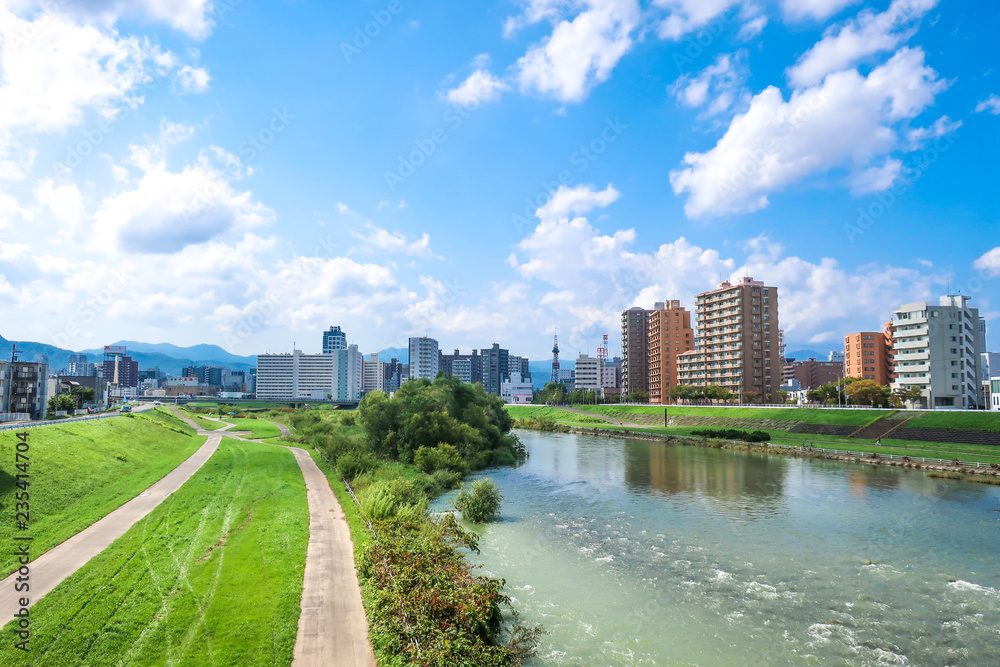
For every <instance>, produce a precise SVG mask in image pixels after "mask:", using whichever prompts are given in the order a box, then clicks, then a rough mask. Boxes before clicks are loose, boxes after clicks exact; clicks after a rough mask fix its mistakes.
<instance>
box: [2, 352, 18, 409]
mask: <svg viewBox="0 0 1000 667" xmlns="http://www.w3.org/2000/svg"><path fill="white" fill-rule="evenodd" d="M15 361H17V344H16V343H11V345H10V367H9V368H8V369H7V387H6V389H7V391H5V392H4V396H5V397H6V399H7V401H6V403H7V405H6V406H5V407H4V412H6V413H8V414H10V394H11V391H12V390H13V388H14V362H15Z"/></svg>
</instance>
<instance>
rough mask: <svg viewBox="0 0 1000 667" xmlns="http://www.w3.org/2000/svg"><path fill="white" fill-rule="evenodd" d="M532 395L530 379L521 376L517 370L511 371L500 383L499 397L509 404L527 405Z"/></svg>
mask: <svg viewBox="0 0 1000 667" xmlns="http://www.w3.org/2000/svg"><path fill="white" fill-rule="evenodd" d="M534 395H535V394H534V389H533V388H532V386H531V380H530V379H525V378H523V377H522V376H521V374H520V373H519V372H518V371H512V372H511V374H510V377H508V378H506V379H504V381H503V382H501V383H500V398H502V399H503V400H504V401H505V402H507V403H508V404H510V405H527V404H529V403H531V400H532V398H534Z"/></svg>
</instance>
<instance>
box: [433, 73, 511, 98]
mask: <svg viewBox="0 0 1000 667" xmlns="http://www.w3.org/2000/svg"><path fill="white" fill-rule="evenodd" d="M506 90H510V86H509V85H508V84H506V83H505V82H504V81H502V80H501V79H499V78H497V77H496V76H494V75H493V74H490V73H489V72H488V71H486V70H484V69H478V70H476V71H475V72H473V73H472V74H471V75H469V78H468V79H466V80H465V81H463V82H462V84H461V85H459V86H457V87H456V88H453V89H452V90H449V91H448V101H449V102H451V103H452V104H462V105H464V106H475V105H478V104H483V103H485V102H495V101H497V100H499V99H500V94H501V93H502V92H503V91H506Z"/></svg>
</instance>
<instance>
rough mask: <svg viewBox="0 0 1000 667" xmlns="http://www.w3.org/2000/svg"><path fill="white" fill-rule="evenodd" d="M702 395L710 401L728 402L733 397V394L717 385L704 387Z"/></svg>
mask: <svg viewBox="0 0 1000 667" xmlns="http://www.w3.org/2000/svg"><path fill="white" fill-rule="evenodd" d="M702 395H703V396H704V397H705V398H707V399H709V400H711V401H728V400H729V399H730V398H732V397H733V392H731V391H729V390H728V389H726V388H725V387H722V386H719V385H717V384H710V385H708V386H707V387H705V390H704V391H703V392H702Z"/></svg>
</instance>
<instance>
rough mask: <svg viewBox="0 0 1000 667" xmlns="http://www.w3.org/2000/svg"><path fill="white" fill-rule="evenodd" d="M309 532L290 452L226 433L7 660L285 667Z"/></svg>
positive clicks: (7, 640) (68, 587)
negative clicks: (27, 647) (28, 644)
mask: <svg viewBox="0 0 1000 667" xmlns="http://www.w3.org/2000/svg"><path fill="white" fill-rule="evenodd" d="M308 539H309V513H308V507H307V503H306V491H305V484H304V482H303V480H302V474H301V472H300V471H299V467H298V465H297V464H296V462H295V458H294V456H293V455H292V453H291V452H290V451H288V450H287V449H284V448H279V447H271V446H268V445H261V444H256V443H247V442H239V441H235V440H232V439H229V438H225V439H223V441H222V444H221V445H220V446H219V450H218V451H217V452H216V453H215V455H214V456H212V458H211V459H210V460H209V461H208V462H207V463H206V464H205V465H204V466H203V467H202V469H201V470H199V471H198V472H197V473H196V474H195V475H194V476H193V477H192V478H191V479H190V480H189V481H188V482H187V483H186V484H185V485H184V486H183V487H182V488H181V489H180V490H179V491H178V492H177V493H174V494H173V495H171V496H170V497H168V498H167V499H166V500H164V501H163V503H162V504H160V506H159V507H157V508H156V509H155V510H153V512H151V513H150V514H149V515H148V516H147V517H146V518H145V519H143V520H142V521H140V522H139V523H137V524H136V525H135V526H133V527H132V529H131V530H129V532H128V533H126V534H125V535H124V536H122V537H121V538H120V539H119V540H117V541H116V542H115V543H114V544H112V545H111V546H110V547H109V548H108V549H106V550H105V551H103V552H102V553H101V554H99V555H98V556H96V557H95V558H93V559H92V560H91V561H90V562H89V563H87V564H86V565H85V566H84V567H82V568H81V569H80V570H78V571H77V572H76V573H75V574H74V575H73V576H71V577H70V578H69V579H67V580H66V581H64V582H63V583H62V584H60V585H59V586H58V587H57V588H56V589H55V590H53V591H52V592H51V593H49V594H48V595H46V596H45V597H44V598H42V599H41V600H40V601H39V602H38V603H37V604H36V605H35V606H34V607H33V608H32V610H31V618H32V630H33V632H32V637H31V651H30V652H29V653H24V652H22V651H18V650H16V649H15V648H14V646H13V638H12V636H11V628H10V626H8V627H7V628H5V629H4V631H3V632H2V633H0V634H2V636H3V637H2V644H0V664H3V665H59V666H62V665H143V666H145V665H241V666H242V665H289V664H291V662H292V651H293V648H294V645H295V637H296V632H297V625H298V618H299V603H300V599H301V593H302V577H303V570H304V566H305V556H306V545H307V542H308Z"/></svg>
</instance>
